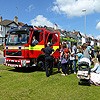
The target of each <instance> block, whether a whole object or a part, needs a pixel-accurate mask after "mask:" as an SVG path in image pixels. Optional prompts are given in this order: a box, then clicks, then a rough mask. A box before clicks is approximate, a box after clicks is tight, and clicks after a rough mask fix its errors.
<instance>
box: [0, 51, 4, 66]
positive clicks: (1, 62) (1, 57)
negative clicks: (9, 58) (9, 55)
mask: <svg viewBox="0 0 100 100" xmlns="http://www.w3.org/2000/svg"><path fill="white" fill-rule="evenodd" d="M3 62H4V57H3V52H2V51H0V64H3Z"/></svg>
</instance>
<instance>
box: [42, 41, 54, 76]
mask: <svg viewBox="0 0 100 100" xmlns="http://www.w3.org/2000/svg"><path fill="white" fill-rule="evenodd" d="M50 46H51V45H50V42H48V43H47V46H46V48H44V49H43V52H44V53H45V70H46V76H47V77H49V76H50V75H51V74H52V70H53V56H52V52H53V51H54V49H52V48H51V47H50Z"/></svg>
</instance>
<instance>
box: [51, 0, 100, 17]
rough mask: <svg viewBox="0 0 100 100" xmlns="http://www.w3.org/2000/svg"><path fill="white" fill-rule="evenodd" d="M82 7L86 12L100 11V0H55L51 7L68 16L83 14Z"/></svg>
mask: <svg viewBox="0 0 100 100" xmlns="http://www.w3.org/2000/svg"><path fill="white" fill-rule="evenodd" d="M83 9H86V14H90V13H94V12H99V13H100V0H55V2H54V6H53V8H52V10H53V11H56V12H57V13H63V14H66V15H67V16H69V17H73V16H82V15H84V14H85V13H84V12H82V10H83Z"/></svg>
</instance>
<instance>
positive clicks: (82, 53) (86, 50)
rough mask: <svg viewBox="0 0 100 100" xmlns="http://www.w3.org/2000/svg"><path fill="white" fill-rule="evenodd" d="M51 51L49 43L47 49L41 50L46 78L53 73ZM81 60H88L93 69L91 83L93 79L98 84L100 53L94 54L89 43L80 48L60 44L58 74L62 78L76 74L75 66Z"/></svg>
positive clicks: (63, 43) (99, 79) (65, 43)
mask: <svg viewBox="0 0 100 100" xmlns="http://www.w3.org/2000/svg"><path fill="white" fill-rule="evenodd" d="M53 51H54V50H53V49H52V48H51V47H50V42H48V43H47V47H46V48H44V50H43V52H44V53H45V68H46V76H47V77H49V76H50V75H51V74H52V71H53V70H52V69H53V57H52V52H53ZM82 58H88V59H89V60H90V62H91V64H93V66H94V68H92V69H91V82H93V83H94V79H97V81H99V82H100V51H98V52H97V54H95V53H94V50H93V47H92V46H91V45H90V42H87V43H84V44H83V45H82V46H77V44H76V43H74V44H73V46H72V47H70V46H69V45H68V43H67V42H62V43H61V48H60V60H59V62H58V64H57V65H58V72H61V75H63V76H66V75H69V74H71V73H74V74H76V73H77V70H78V69H77V64H78V63H79V61H80V59H82ZM91 64H90V66H91ZM49 69H50V70H49ZM61 69H62V70H61ZM94 74H95V75H94ZM94 77H95V78H94ZM96 77H97V78H96ZM95 81H96V80H95ZM97 81H96V84H97Z"/></svg>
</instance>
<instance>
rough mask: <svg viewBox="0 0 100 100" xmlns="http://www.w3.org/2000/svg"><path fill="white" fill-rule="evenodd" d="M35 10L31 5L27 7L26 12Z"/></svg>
mask: <svg viewBox="0 0 100 100" xmlns="http://www.w3.org/2000/svg"><path fill="white" fill-rule="evenodd" d="M33 9H34V6H33V5H32V4H31V5H29V6H28V7H27V9H26V11H27V12H31V11H32V10H33Z"/></svg>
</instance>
